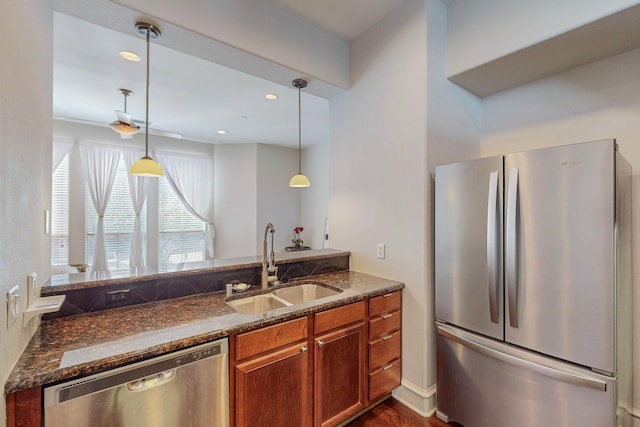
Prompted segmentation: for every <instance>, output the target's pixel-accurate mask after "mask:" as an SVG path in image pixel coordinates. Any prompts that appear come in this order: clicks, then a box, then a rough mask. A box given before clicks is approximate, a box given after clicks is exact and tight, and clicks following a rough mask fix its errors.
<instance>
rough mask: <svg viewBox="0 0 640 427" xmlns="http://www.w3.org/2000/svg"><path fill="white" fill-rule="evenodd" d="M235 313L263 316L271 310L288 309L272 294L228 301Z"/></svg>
mask: <svg viewBox="0 0 640 427" xmlns="http://www.w3.org/2000/svg"><path fill="white" fill-rule="evenodd" d="M227 304H228V305H229V306H231V308H233V309H234V310H235V311H237V312H238V313H242V314H262V313H266V312H267V311H269V310H275V309H276V308H281V307H286V306H287V304H285V303H284V301H280V300H279V299H277V298H274V297H273V295H271V294H266V295H256V296H253V297H247V298H241V299H237V300H233V301H227Z"/></svg>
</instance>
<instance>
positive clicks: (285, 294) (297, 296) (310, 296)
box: [273, 283, 342, 304]
mask: <svg viewBox="0 0 640 427" xmlns="http://www.w3.org/2000/svg"><path fill="white" fill-rule="evenodd" d="M340 292H342V290H341V289H335V288H330V287H328V286H323V285H319V284H317V283H303V284H300V285H295V286H289V287H287V288H282V289H278V290H277V291H274V292H273V294H274V295H275V296H277V297H278V298H282V299H283V300H285V301H288V302H290V303H291V304H302V303H304V302H307V301H313V300H316V299H319V298H324V297H329V296H331V295H335V294H338V293H340Z"/></svg>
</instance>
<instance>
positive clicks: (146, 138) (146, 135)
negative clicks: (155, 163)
mask: <svg viewBox="0 0 640 427" xmlns="http://www.w3.org/2000/svg"><path fill="white" fill-rule="evenodd" d="M149 37H150V36H149V30H148V29H147V102H146V104H147V105H146V106H145V118H144V125H145V128H144V156H145V157H149V44H150V42H149V40H150V39H149ZM125 100H126V98H125Z"/></svg>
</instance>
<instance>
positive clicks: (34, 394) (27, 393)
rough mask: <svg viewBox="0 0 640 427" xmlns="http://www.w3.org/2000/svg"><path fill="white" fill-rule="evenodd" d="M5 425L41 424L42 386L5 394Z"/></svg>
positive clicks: (13, 426)
mask: <svg viewBox="0 0 640 427" xmlns="http://www.w3.org/2000/svg"><path fill="white" fill-rule="evenodd" d="M6 404H7V427H40V426H42V388H41V387H34V388H28V389H26V390H22V391H19V392H16V393H11V394H8V395H7V400H6Z"/></svg>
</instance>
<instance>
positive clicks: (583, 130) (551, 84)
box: [482, 49, 640, 427]
mask: <svg viewBox="0 0 640 427" xmlns="http://www.w3.org/2000/svg"><path fill="white" fill-rule="evenodd" d="M639 69H640V49H638V50H634V51H631V52H629V53H625V54H622V55H618V56H615V57H612V58H609V59H606V60H603V61H599V62H597V63H593V64H590V65H587V66H583V67H579V68H576V69H574V70H571V71H568V72H565V73H562V74H558V75H556V76H553V77H550V78H547V79H543V80H540V81H538V82H535V83H531V84H528V85H525V86H521V87H518V88H515V89H512V90H509V91H506V92H503V93H500V94H497V95H494V96H491V97H487V98H485V99H484V101H483V113H484V125H485V127H484V131H483V136H482V155H483V156H491V155H494V154H500V153H505V152H511V151H519V150H527V149H533V148H542V147H549V146H556V145H563V144H570V143H577V142H584V141H593V140H598V139H606V138H616V140H617V141H618V144H619V147H620V152H621V153H622V154H623V155H624V157H625V158H626V159H627V160H628V161H629V162H630V163H631V165H632V167H633V174H634V175H633V208H632V215H633V222H634V224H633V237H632V240H633V264H634V273H633V274H634V276H633V282H634V284H635V290H634V305H635V309H634V313H635V318H634V328H635V331H634V339H635V342H634V361H635V366H634V375H633V377H634V378H633V381H634V405H633V406H634V408H635V409H634V411H635V415H636V417H640V309H639V307H640V291H639V290H638V284H640V226H639V225H638V224H640V136H639V135H640V77H639V76H638V70H639ZM634 422H635V424H634V426H636V427H638V426H640V418H636V419H635V420H634Z"/></svg>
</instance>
